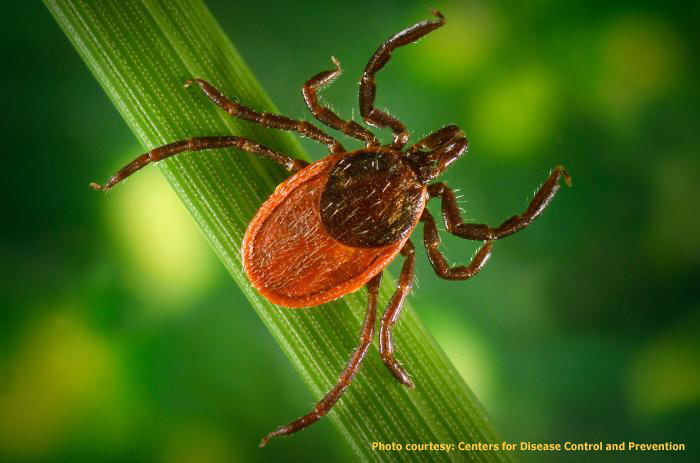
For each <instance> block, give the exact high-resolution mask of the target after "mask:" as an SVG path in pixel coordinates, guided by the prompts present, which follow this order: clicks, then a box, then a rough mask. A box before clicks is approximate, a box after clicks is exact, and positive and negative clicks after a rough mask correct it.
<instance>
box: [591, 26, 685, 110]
mask: <svg viewBox="0 0 700 463" xmlns="http://www.w3.org/2000/svg"><path fill="white" fill-rule="evenodd" d="M679 43H680V40H679V39H678V37H677V36H676V34H675V32H674V31H673V30H672V29H671V28H670V27H669V26H668V25H667V24H665V23H664V22H663V21H662V20H661V19H659V18H650V17H644V16H638V15H629V16H625V17H622V18H620V19H618V20H617V21H615V22H613V23H611V24H610V25H609V26H608V27H607V28H606V29H605V30H604V31H603V34H602V38H601V41H600V54H601V60H602V62H601V66H600V75H601V78H600V82H599V86H600V87H599V92H600V99H601V102H602V110H603V113H604V114H607V115H608V117H610V116H613V117H620V116H628V117H629V116H631V115H633V114H634V113H635V112H636V111H638V110H639V109H640V107H641V105H643V104H644V103H646V102H648V101H650V100H651V99H652V98H654V97H655V96H657V95H659V94H660V93H662V92H664V91H666V90H667V89H669V88H670V87H671V86H672V85H673V84H674V81H675V80H676V79H677V77H678V70H679V67H680V62H681V49H680V45H679Z"/></svg>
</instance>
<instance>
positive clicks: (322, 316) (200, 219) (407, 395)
mask: <svg viewBox="0 0 700 463" xmlns="http://www.w3.org/2000/svg"><path fill="white" fill-rule="evenodd" d="M46 5H47V6H48V8H49V10H50V11H51V13H52V14H53V15H54V17H55V18H56V20H57V21H58V23H59V24H60V26H61V27H62V28H63V30H64V31H65V33H66V35H67V36H68V38H69V39H70V40H71V41H72V43H73V44H74V46H75V47H76V49H77V50H78V52H79V53H80V54H81V56H82V57H83V59H84V60H85V62H86V63H87V65H88V66H89V68H90V69H91V71H92V72H93V73H94V75H95V77H96V78H97V80H98V81H99V83H100V84H101V85H102V87H103V88H104V89H105V91H106V92H107V94H108V95H109V97H110V98H111V99H112V101H113V102H114V105H115V106H116V107H117V109H118V110H119V112H120V113H121V114H122V116H123V117H124V119H125V120H126V121H127V123H128V125H129V127H130V128H131V129H132V131H133V132H134V134H135V135H136V137H137V138H138V139H139V141H140V142H141V143H142V144H143V145H144V146H145V147H148V148H152V147H155V146H158V145H162V144H165V143H168V142H172V141H175V140H178V139H182V138H185V137H188V136H194V135H215V134H238V135H243V136H248V137H250V138H252V139H255V140H257V141H259V142H261V143H264V144H267V145H269V146H271V147H273V148H276V149H278V150H280V151H282V152H285V153H288V154H290V155H292V156H295V157H299V158H306V155H305V154H304V153H303V152H302V150H301V148H300V145H299V143H298V142H297V141H296V140H295V139H294V138H293V137H292V136H290V135H289V134H287V133H283V132H280V131H276V130H271V129H263V128H260V127H258V126H255V125H252V124H249V123H246V122H241V121H238V120H235V119H233V118H231V117H229V116H228V115H226V114H225V113H224V112H223V111H221V110H219V109H218V108H216V107H215V106H214V105H212V104H211V103H210V102H209V101H208V100H206V98H205V97H204V96H203V95H202V93H201V92H200V91H199V89H197V88H191V89H189V90H187V91H185V90H183V88H182V84H183V82H184V81H185V80H186V79H188V78H190V77H192V76H200V77H204V78H206V79H207V80H209V81H211V82H212V83H214V84H215V85H217V86H218V87H219V88H221V89H222V90H223V91H224V93H226V94H227V95H229V96H231V97H234V98H235V99H237V100H238V101H240V102H242V103H244V104H247V105H250V106H252V107H253V108H257V109H263V110H267V111H274V110H275V108H274V106H273V105H272V103H271V102H270V101H269V99H268V97H267V96H266V94H265V92H264V91H263V90H262V89H261V88H260V86H259V84H258V83H257V81H256V80H255V78H254V77H253V76H252V75H251V73H250V71H249V70H248V68H247V67H246V65H245V64H244V63H243V62H242V60H241V58H240V57H239V55H238V53H237V52H236V50H235V49H234V47H233V46H232V45H231V43H230V42H229V40H228V39H227V37H226V36H225V35H224V34H223V32H222V31H221V29H220V27H219V25H218V24H217V22H216V21H215V20H214V18H213V17H212V16H211V14H210V13H209V11H208V10H207V8H206V7H205V6H204V5H203V3H201V2H199V1H194V0H171V1H156V0H152V1H138V0H128V1H121V0H120V1H117V0H109V1H87V0H85V1H70V0H60V1H58V0H46ZM271 58H274V57H271ZM315 71H318V69H312V68H311V67H310V68H309V74H310V75H311V74H312V73H313V72H315ZM136 154H137V153H129V154H127V153H125V155H124V161H125V162H127V161H130V160H131V158H132V157H133V156H135V155H136ZM158 168H159V169H160V170H161V171H162V172H163V173H164V174H165V176H166V177H167V179H168V181H169V182H170V184H171V185H172V187H173V188H174V189H175V190H176V192H177V194H178V195H179V197H180V198H181V200H182V201H183V203H184V204H185V205H186V207H187V209H188V210H189V211H190V213H191V214H192V216H193V217H194V218H195V220H196V221H197V223H198V224H199V226H200V228H201V229H202V231H203V232H204V234H205V235H206V237H207V239H208V241H209V242H210V243H211V245H212V246H213V248H214V249H215V251H216V253H217V254H218V255H219V257H220V258H221V260H222V261H223V263H224V265H225V266H226V268H227V269H228V270H229V272H230V273H231V275H232V276H233V278H234V280H235V281H236V282H237V283H238V285H239V286H240V287H241V288H242V289H243V291H244V293H245V294H246V296H247V297H248V299H249V300H250V303H251V305H252V307H253V308H254V309H255V310H256V312H257V313H258V314H259V316H260V317H261V318H262V320H263V321H264V323H265V324H266V325H267V327H268V328H269V330H270V332H271V333H272V334H273V336H274V337H275V339H276V340H277V342H278V343H279V344H280V346H281V348H282V349H283V351H284V352H285V354H286V355H287V356H288V358H289V360H290V362H291V363H292V364H293V366H294V368H295V369H296V370H297V371H298V372H299V374H300V375H301V377H302V378H303V380H304V382H305V383H306V384H307V385H308V387H309V388H310V390H311V391H312V393H313V396H314V397H316V398H320V397H321V396H322V395H323V394H324V393H325V392H326V391H327V390H328V389H329V388H330V386H331V385H332V384H333V383H334V382H335V380H336V378H337V375H338V373H339V372H340V371H341V369H342V368H343V367H344V365H345V363H346V361H347V358H348V355H349V353H350V350H351V349H352V348H353V347H354V346H355V344H356V342H357V338H358V334H359V329H360V326H361V324H362V319H363V316H364V311H365V305H366V292H365V291H364V290H363V291H360V292H358V293H356V294H353V295H349V296H346V297H344V298H343V299H342V300H340V301H336V302H334V303H331V304H327V305H326V306H324V307H322V308H320V307H319V308H314V309H308V310H291V309H280V308H279V307H277V306H273V305H272V304H270V303H268V302H267V301H266V300H265V299H263V298H261V297H260V296H259V295H258V294H257V293H256V292H255V291H254V290H252V289H251V287H250V285H249V283H248V280H247V278H246V277H245V275H244V274H243V272H242V269H241V259H240V245H241V238H242V236H243V233H244V231H245V228H246V226H247V224H248V221H249V220H250V219H251V218H252V217H253V215H254V214H255V212H256V210H257V208H258V207H259V206H260V205H261V204H262V203H263V201H264V200H265V199H266V198H267V197H268V196H269V194H270V193H271V192H272V190H273V189H274V187H275V186H276V185H277V184H278V183H279V182H280V181H281V180H282V179H284V178H285V177H286V176H287V175H286V173H285V172H284V171H283V170H282V169H281V168H279V167H278V166H276V165H273V164H272V163H271V162H266V161H260V160H258V159H256V158H254V157H253V156H251V155H247V154H242V153H240V152H237V151H235V150H222V151H217V152H206V153H197V154H193V155H182V156H178V157H176V158H171V159H168V160H166V161H163V162H161V163H159V165H158ZM111 173H112V172H108V171H105V172H102V174H104V175H105V177H106V176H108V175H109V174H111ZM96 174H99V173H96ZM88 180H93V179H85V181H86V194H91V192H90V191H89V190H88V189H87V182H88ZM120 187H121V188H128V184H125V185H120ZM94 194H97V193H94ZM112 194H119V189H118V188H117V189H116V190H115V191H114V192H113V193H112ZM392 286H393V281H392V280H391V279H390V278H385V282H384V285H383V287H382V291H381V300H382V302H385V301H387V300H388V297H389V296H390V294H391V292H392V291H393V288H392ZM395 344H396V345H397V350H398V356H399V357H400V359H401V360H402V361H403V363H404V364H405V365H406V366H407V368H408V370H409V371H410V372H411V373H412V375H413V378H414V380H415V383H416V388H415V389H414V390H412V391H409V390H407V389H406V388H404V387H402V386H400V385H399V384H398V383H397V382H396V381H395V380H394V379H393V378H392V377H391V376H390V374H389V373H388V371H387V370H386V368H385V367H384V365H383V364H382V363H381V360H380V358H379V355H378V349H377V347H376V345H374V346H372V349H371V350H370V353H369V355H368V358H367V360H366V361H365V364H364V366H363V369H362V371H361V372H360V374H359V375H358V377H357V378H356V379H355V381H354V383H353V385H352V387H350V389H349V390H348V392H347V393H346V394H345V396H344V397H343V398H342V399H341V401H340V402H339V403H338V405H336V407H335V408H334V409H333V411H332V412H331V413H330V414H329V419H330V420H332V421H333V423H334V424H335V425H336V427H337V428H338V430H339V431H340V433H341V434H342V436H343V437H344V438H345V439H346V440H347V441H348V442H349V443H350V445H351V446H352V448H353V449H354V450H355V452H356V453H357V455H358V457H359V458H362V459H364V460H370V461H380V460H381V461H399V460H401V461H406V460H416V461H419V460H459V461H462V460H464V459H465V458H466V459H471V460H474V461H509V456H508V454H506V453H505V452H456V451H455V452H450V453H444V452H437V453H436V452H424V453H420V452H405V451H404V452H381V453H380V452H376V451H375V452H373V451H372V450H371V443H372V442H373V441H378V442H385V443H387V442H397V443H404V444H405V443H427V442H433V443H455V444H457V443H459V442H460V441H464V442H471V443H473V442H498V443H500V442H501V439H500V438H499V437H498V436H497V435H496V433H495V431H494V430H493V428H492V426H491V425H490V423H489V421H488V418H487V417H486V415H485V413H484V411H483V410H482V408H481V406H480V405H479V403H478V402H477V400H476V399H475V398H474V396H473V395H472V393H471V392H470V391H469V389H468V387H467V386H466V385H465V383H464V381H463V379H462V378H461V377H460V376H459V374H458V373H457V372H456V371H455V369H454V367H453V366H452V365H451V364H450V362H449V360H448V359H447V358H446V357H445V354H444V353H443V352H442V351H441V350H440V348H439V346H437V345H436V343H435V342H434V340H433V338H432V337H431V336H430V334H429V333H428V332H427V330H426V329H425V327H424V326H423V324H422V323H421V321H420V320H419V319H418V317H417V316H416V314H415V312H414V311H413V310H412V309H411V307H410V306H407V307H406V309H405V312H404V314H403V315H402V319H401V320H400V322H399V324H398V326H397V329H396V331H395ZM306 407H307V404H299V414H302V413H304V412H306V411H307V410H306ZM293 418H296V417H294V416H287V417H274V418H271V421H270V429H261V430H260V435H261V437H262V436H263V435H264V434H265V433H266V432H268V431H270V430H272V428H274V427H275V426H276V425H279V424H283V421H285V420H291V419H293ZM307 432H313V431H312V430H311V431H307ZM253 444H257V442H255V443H251V445H253ZM270 445H275V441H272V442H271V443H270ZM261 452H264V450H261Z"/></svg>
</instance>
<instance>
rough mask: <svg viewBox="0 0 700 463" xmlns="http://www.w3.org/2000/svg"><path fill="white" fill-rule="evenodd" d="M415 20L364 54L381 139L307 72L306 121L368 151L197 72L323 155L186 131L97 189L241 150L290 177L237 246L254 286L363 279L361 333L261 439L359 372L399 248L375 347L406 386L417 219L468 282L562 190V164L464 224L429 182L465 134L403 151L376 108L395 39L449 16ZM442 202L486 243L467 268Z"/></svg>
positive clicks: (323, 298)
mask: <svg viewBox="0 0 700 463" xmlns="http://www.w3.org/2000/svg"><path fill="white" fill-rule="evenodd" d="M433 14H434V15H435V16H436V18H437V20H433V21H422V22H420V23H418V24H415V25H413V26H410V27H408V28H406V29H404V30H402V31H401V32H399V33H397V34H396V35H394V36H393V37H391V38H389V39H388V40H387V41H386V42H384V43H383V44H382V45H381V46H380V47H379V49H378V50H377V51H376V52H375V53H374V55H373V56H372V57H371V58H370V60H369V63H367V66H366V67H365V71H364V73H363V74H362V77H361V78H360V91H359V103H360V114H361V116H362V119H363V121H364V122H365V123H366V124H367V125H369V126H373V127H377V128H389V129H391V131H392V133H393V139H392V142H391V143H389V144H386V145H382V144H381V143H380V142H379V140H378V139H377V138H376V136H375V135H374V134H373V133H372V132H370V131H369V130H368V129H366V128H365V127H363V126H362V125H360V124H358V123H357V122H355V121H352V120H350V121H347V120H343V119H341V118H340V117H339V116H337V115H336V114H335V113H333V112H332V111H331V110H330V109H328V108H327V107H324V106H322V105H321V104H320V103H319V102H318V98H317V91H318V90H319V89H320V88H322V87H323V86H325V85H328V84H329V83H330V82H331V81H332V80H333V79H334V78H336V77H337V76H338V75H340V64H339V63H338V61H337V60H336V59H335V58H333V62H334V64H335V69H333V70H329V71H323V72H321V73H319V74H317V75H315V76H314V77H312V78H311V79H309V80H308V81H307V82H306V83H305V84H304V87H303V96H304V99H305V101H306V104H307V106H308V107H309V109H310V111H311V113H312V114H313V115H314V117H315V118H316V119H317V120H318V121H320V122H322V123H323V124H326V125H327V126H329V127H331V128H334V129H336V130H339V131H341V132H343V133H344V134H346V135H348V136H350V137H352V138H355V139H358V140H361V141H362V142H364V144H365V147H364V148H362V149H359V150H356V151H351V152H348V151H346V150H345V148H344V147H343V145H342V144H341V143H340V142H339V141H338V140H336V139H335V138H333V137H331V136H330V135H328V134H326V133H325V132H323V131H322V130H320V129H319V128H317V127H316V126H314V125H312V124H310V123H309V122H306V121H300V120H294V119H290V118H287V117H285V116H281V115H277V114H270V113H265V112H258V111H256V110H254V109H251V108H248V107H245V106H243V105H240V104H238V103H236V102H233V101H231V100H229V99H228V98H227V97H226V96H225V95H223V94H222V93H221V92H220V91H219V90H217V89H216V88H215V87H214V86H213V85H211V84H210V83H209V82H207V81H205V80H203V79H193V80H192V81H188V82H187V83H186V86H189V85H190V84H192V83H196V84H197V85H198V86H199V87H200V88H201V89H202V90H203V91H204V93H205V94H206V95H207V96H208V97H209V99H210V100H211V101H212V102H214V103H215V104H216V105H218V106H219V107H221V108H222V109H223V110H225V111H226V112H228V113H229V114H231V115H232V116H234V117H238V118H241V119H245V120H247V121H250V122H253V123H258V124H260V125H262V126H264V127H269V128H275V129H280V130H290V131H295V132H298V133H299V134H301V135H303V136H306V137H309V138H311V139H313V140H316V141H318V142H319V143H322V144H324V145H326V146H327V147H328V149H329V152H330V153H329V155H328V156H327V157H325V158H323V159H321V160H320V161H317V162H315V163H313V164H308V163H306V162H305V161H301V160H297V159H293V158H290V157H288V156H286V155H284V154H282V153H279V152H277V151H275V150H273V149H271V148H268V147H266V146H264V145H261V144H259V143H256V142H255V141H253V140H250V139H247V138H243V137H236V136H207V137H194V138H189V139H187V140H181V141H176V142H173V143H170V144H168V145H165V146H161V147H158V148H154V149H152V150H150V151H149V152H148V153H145V154H143V155H141V156H139V157H137V158H136V159H135V160H134V161H132V162H131V163H129V164H128V165H126V166H125V167H124V168H122V169H121V170H120V171H118V172H117V173H116V174H115V175H113V176H112V177H111V178H110V179H109V181H108V182H107V183H106V184H105V185H104V186H101V185H98V184H95V183H93V184H91V186H92V187H93V188H95V189H99V190H108V189H110V188H112V186H114V185H115V184H116V183H118V182H120V181H121V180H123V179H124V178H126V177H128V176H129V175H131V174H133V173H134V172H136V171H138V170H139V169H141V168H142V167H144V166H146V165H147V164H149V163H151V162H156V161H159V160H161V159H164V158H167V157H170V156H174V155H177V154H179V153H182V152H188V151H190V152H191V151H201V150H207V149H215V148H229V147H234V148H238V149H239V150H241V151H245V152H249V153H253V154H256V155H258V156H260V157H262V158H265V159H269V160H272V161H275V162H277V163H279V164H281V165H282V166H284V167H285V168H286V169H287V170H288V171H290V172H292V173H293V175H292V176H291V177H290V178H288V179H287V180H286V181H284V182H283V183H281V184H280V185H279V186H278V187H277V189H276V190H275V192H274V193H273V194H272V196H271V197H270V198H269V199H268V200H267V201H266V202H265V203H264V204H263V205H262V206H261V207H260V209H259V210H258V212H257V214H256V215H255V217H254V218H253V219H252V221H251V222H250V225H249V226H248V229H247V230H246V233H245V236H244V237H243V244H242V250H241V252H242V258H243V268H244V270H245V272H246V274H247V275H248V278H249V279H250V282H251V284H252V285H253V286H254V287H255V288H256V289H257V290H258V291H259V292H260V294H262V295H263V296H265V297H266V298H267V299H269V300H270V301H271V302H273V303H275V304H279V305H281V306H284V307H295V308H298V307H311V306H316V305H320V304H323V303H325V302H328V301H331V300H334V299H337V298H339V297H342V296H343V295H345V294H348V293H350V292H353V291H356V290H358V289H360V288H361V287H363V286H365V287H366V288H367V293H368V303H367V314H366V316H365V320H364V323H363V326H362V329H361V332H360V340H359V343H358V346H357V348H356V349H355V351H354V352H353V354H352V356H351V358H350V360H349V361H348V364H347V366H346V367H345V369H344V370H343V371H342V372H341V373H340V375H339V377H338V381H337V382H336V384H335V386H334V387H333V388H332V389H331V390H330V391H329V392H328V393H327V394H326V396H325V397H323V398H322V399H321V400H320V401H319V402H318V403H317V404H316V406H315V407H314V408H313V409H312V410H311V411H310V412H309V413H307V414H306V415H304V416H302V417H301V418H299V419H297V420H295V421H292V422H291V423H289V424H287V425H285V426H281V427H279V428H277V429H276V430H275V431H273V432H271V433H269V434H267V435H266V436H265V437H264V438H263V440H262V442H261V443H260V446H261V447H262V446H265V445H266V444H267V442H268V441H269V440H270V439H271V438H273V437H278V436H283V435H287V434H291V433H294V432H296V431H299V430H301V429H303V428H305V427H307V426H309V425H311V424H313V423H315V422H316V421H318V420H319V419H321V418H322V417H323V416H325V415H326V413H328V411H329V410H330V409H331V408H332V407H333V405H335V403H336V402H337V401H338V399H340V397H341V396H342V394H343V392H344V391H345V389H347V387H348V386H349V385H350V383H351V381H352V379H353V378H354V376H355V374H356V373H357V372H358V371H359V368H360V365H361V363H362V360H363V359H364V358H365V356H366V354H367V352H368V350H369V346H370V344H371V343H372V340H373V339H374V331H375V322H376V318H377V294H378V292H379V285H380V282H381V277H382V271H383V270H384V268H385V267H386V266H387V265H389V263H390V262H391V261H392V260H394V259H395V258H397V256H398V255H401V257H402V258H403V266H402V268H401V274H400V276H399V281H398V284H397V288H396V291H395V293H394V295H393V296H392V297H391V299H390V300H389V303H388V305H387V307H386V309H385V311H384V314H383V316H382V318H381V323H380V332H379V351H380V354H381V357H382V360H383V361H384V364H385V365H386V366H387V368H388V370H389V371H390V372H391V374H392V375H393V376H394V377H395V378H396V379H397V380H398V381H399V382H400V383H402V384H404V385H406V386H408V387H413V382H412V380H411V378H410V376H409V375H408V373H407V372H406V370H404V368H403V367H402V366H401V365H400V364H399V362H398V361H397V360H396V358H395V356H394V347H393V343H392V328H393V326H394V324H395V323H396V321H397V320H398V318H399V315H400V313H401V308H402V306H403V302H404V300H405V298H406V296H407V294H408V293H409V292H410V290H411V287H412V285H413V273H414V266H415V248H414V246H413V243H412V242H411V241H410V239H409V238H410V235H411V232H412V231H413V230H414V229H415V228H416V226H418V224H419V223H421V222H422V223H423V244H424V247H425V249H426V252H427V255H428V259H429V261H430V263H431V265H432V267H433V269H434V270H435V273H436V274H437V275H438V276H439V277H441V278H445V279H448V280H466V279H469V278H471V277H472V276H474V275H475V274H477V273H478V272H479V271H480V270H481V269H482V267H483V266H484V265H485V264H486V262H487V260H488V259H489V257H490V255H491V249H492V247H493V242H494V241H495V240H498V239H500V238H504V237H506V236H508V235H511V234H512V233H515V232H517V231H519V230H521V229H523V228H525V227H526V226H527V225H529V224H530V223H531V222H532V221H533V220H534V219H536V218H537V217H538V216H539V215H540V214H541V213H542V211H543V210H544V209H545V208H546V206H547V205H548V204H549V202H550V201H551V200H552V198H553V197H554V195H555V193H556V192H557V190H558V189H559V186H560V180H561V179H562V178H563V179H564V180H565V181H566V183H567V184H569V185H570V183H571V179H570V177H569V175H568V174H567V173H566V171H565V170H564V168H563V167H561V166H558V167H555V168H554V169H552V171H551V172H550V174H549V176H548V177H547V179H546V180H545V181H544V183H543V184H542V185H541V186H540V188H539V189H538V190H537V192H536V193H535V196H534V197H533V199H532V200H531V201H530V204H529V205H528V207H527V208H526V210H525V211H524V212H523V213H522V214H519V215H515V216H513V217H510V218H509V219H507V220H505V221H504V222H503V223H501V224H500V225H499V226H496V227H491V226H488V225H485V224H475V223H464V222H463V220H462V217H461V214H460V210H459V207H458V206H457V201H456V198H455V195H454V193H453V191H452V190H451V189H450V188H449V187H448V186H447V185H446V184H444V183H440V182H437V183H431V182H432V181H433V180H434V179H435V178H436V177H438V176H439V175H440V174H441V173H442V172H443V171H444V170H445V169H446V168H447V167H448V166H449V165H450V164H451V163H452V162H454V161H455V160H456V159H457V158H459V157H460V156H461V155H462V154H463V153H465V152H466V150H467V145H468V143H467V139H466V137H465V136H464V134H463V133H462V130H461V129H460V128H459V127H457V126H455V125H448V126H446V127H443V128H442V129H439V130H436V131H435V132H433V133H431V134H430V135H428V136H426V137H425V138H423V139H421V140H419V141H418V142H416V143H415V144H413V145H411V146H409V147H408V148H406V144H407V142H408V138H409V134H408V131H407V130H406V127H405V126H404V124H403V123H401V122H400V121H399V120H398V119H396V118H394V117H393V116H390V115H389V114H387V113H385V112H383V111H381V110H379V109H377V108H376V107H375V106H374V101H375V95H376V83H375V74H376V73H377V72H378V71H379V70H380V69H382V68H383V67H384V66H385V65H386V63H387V62H388V61H389V59H390V57H391V52H392V51H393V50H395V49H396V48H398V47H401V46H403V45H407V44H409V43H412V42H415V41H417V40H418V39H420V38H421V37H423V36H424V35H426V34H428V33H429V32H431V31H433V30H435V29H438V28H439V27H441V26H443V25H444V24H445V20H444V18H443V16H442V15H441V14H440V13H439V12H437V11H433ZM437 198H439V199H440V200H441V203H442V221H443V222H444V225H445V228H446V230H447V232H448V233H451V234H453V235H455V236H458V237H460V238H465V239H468V240H475V241H481V242H482V245H481V247H480V248H479V250H478V251H477V252H476V254H475V255H474V256H473V257H472V258H471V260H470V261H469V263H468V264H466V265H458V266H450V265H449V264H448V263H447V260H446V259H445V257H444V256H443V255H442V253H441V251H440V249H439V248H440V236H439V234H438V228H437V224H436V222H435V219H434V218H433V216H432V215H431V214H430V212H429V211H428V210H427V209H426V208H425V205H426V202H427V201H429V200H430V199H437Z"/></svg>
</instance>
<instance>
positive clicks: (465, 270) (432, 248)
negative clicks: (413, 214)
mask: <svg viewBox="0 0 700 463" xmlns="http://www.w3.org/2000/svg"><path fill="white" fill-rule="evenodd" d="M420 219H421V221H422V222H424V224H425V225H424V228H423V242H424V244H425V249H426V251H427V252H428V260H430V265H432V266H433V270H435V273H436V274H437V275H438V276H439V277H440V278H444V279H446V280H468V279H469V278H471V277H473V276H474V275H476V274H477V273H479V270H481V269H482V268H483V267H484V265H486V262H487V261H488V260H489V257H491V248H492V246H493V241H486V242H485V243H484V245H483V246H482V247H481V249H479V251H477V253H476V254H475V255H474V257H472V260H471V262H470V263H469V265H466V266H465V265H458V266H455V267H450V266H449V264H448V263H447V259H445V256H444V255H443V254H442V253H441V252H440V235H439V234H438V229H437V225H435V219H434V218H433V216H432V214H431V213H430V212H428V210H427V209H424V210H423V215H422V216H421V218H420Z"/></svg>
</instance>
